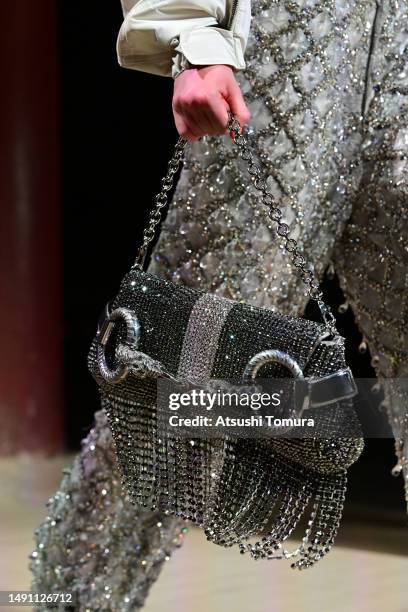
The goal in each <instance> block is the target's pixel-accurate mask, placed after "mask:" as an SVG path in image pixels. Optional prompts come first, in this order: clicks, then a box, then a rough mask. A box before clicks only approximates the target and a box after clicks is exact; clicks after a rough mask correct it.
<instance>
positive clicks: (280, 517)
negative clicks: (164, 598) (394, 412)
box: [88, 114, 363, 569]
mask: <svg viewBox="0 0 408 612" xmlns="http://www.w3.org/2000/svg"><path fill="white" fill-rule="evenodd" d="M228 129H229V130H230V133H231V134H232V135H233V137H234V142H235V144H236V146H237V150H238V152H239V154H240V156H241V157H242V158H243V159H244V160H245V161H246V162H247V163H248V169H249V173H250V175H251V176H252V180H253V183H254V186H255V188H256V189H257V190H258V191H259V192H260V193H261V204H262V205H264V206H265V207H266V209H267V211H268V215H269V217H270V219H271V220H272V221H274V222H275V223H276V227H277V234H278V236H279V237H280V238H281V240H282V241H283V244H284V247H285V250H286V251H287V252H288V253H289V255H290V258H291V261H292V263H293V265H294V266H295V267H296V268H297V269H298V270H299V273H300V275H301V277H302V279H303V280H304V282H305V283H306V285H307V287H308V293H309V296H310V298H311V299H313V300H316V301H317V303H318V305H319V307H320V310H321V313H322V316H323V321H324V323H316V322H311V321H307V320H305V319H302V318H295V317H290V316H285V315H282V314H279V313H276V312H273V311H271V310H267V309H262V308H255V307H252V306H249V305H246V304H243V303H238V302H234V301H232V300H228V299H225V298H221V297H217V296H215V295H213V294H206V293H204V292H201V291H198V290H195V289H191V288H187V287H184V286H182V285H176V284H173V283H171V282H169V281H167V280H164V279H162V278H159V277H158V276H155V275H153V274H149V273H147V272H144V271H143V264H144V260H145V258H146V253H147V249H148V247H149V245H150V243H151V242H152V240H153V239H154V236H155V232H156V229H157V226H158V224H159V222H160V219H161V211H162V209H163V207H164V206H165V205H166V203H167V194H168V192H169V190H170V189H171V187H172V184H173V178H174V175H175V173H176V172H177V169H178V167H179V165H180V162H181V161H182V159H183V155H184V148H185V145H186V141H184V140H183V139H181V138H180V139H179V141H178V142H177V145H176V148H175V151H174V155H173V157H172V159H171V160H170V162H169V167H168V172H167V174H166V176H165V177H164V179H163V181H162V190H161V192H160V194H158V195H157V196H156V206H155V208H154V210H153V211H152V212H151V214H150V221H149V225H148V227H147V228H146V229H145V231H144V239H143V244H142V246H141V248H140V251H139V253H138V257H137V260H136V262H135V264H134V266H133V267H132V269H131V270H130V271H129V273H128V274H126V276H125V277H124V279H123V280H122V283H121V286H120V290H119V293H118V295H117V296H116V298H115V299H114V300H113V302H112V303H110V304H108V306H107V308H106V313H105V315H104V317H103V319H102V321H101V322H100V324H99V327H98V332H97V335H96V337H95V339H94V341H93V342H92V345H91V349H90V352H89V357H88V363H89V368H90V370H91V372H92V374H93V376H94V378H95V379H96V381H97V383H98V385H99V387H100V392H101V400H102V405H103V407H104V408H105V410H106V412H107V415H108V421H109V424H110V427H111V430H112V435H113V438H114V441H115V448H116V452H117V457H118V463H119V467H120V470H121V473H122V482H123V485H124V487H125V489H126V491H127V492H128V494H129V496H130V497H131V499H132V500H133V501H134V502H135V503H136V504H140V505H142V506H144V507H149V508H152V509H153V508H159V509H161V510H163V511H165V512H166V513H169V514H173V515H175V516H179V517H182V518H184V519H188V520H191V521H194V522H195V523H197V524H198V525H199V526H201V527H202V528H203V529H204V531H205V533H206V535H207V538H208V539H209V540H211V541H213V542H215V543H216V544H220V545H223V546H232V545H234V544H237V545H238V546H239V548H240V551H241V552H242V553H245V552H248V553H249V554H250V555H251V556H252V557H253V558H255V559H258V558H265V559H275V558H290V559H293V562H292V567H297V568H300V569H302V568H305V567H309V566H311V565H313V564H314V563H315V562H316V561H317V560H318V559H320V558H321V557H322V556H323V555H324V554H326V553H327V552H328V550H329V549H330V546H331V544H332V543H333V541H334V537H335V535H336V532H337V528H338V525H339V521H340V518H341V512H342V507H343V500H344V494H345V489H346V470H347V468H348V467H349V466H350V465H351V464H352V463H353V462H354V461H356V459H357V458H358V457H359V455H360V453H361V451H362V448H363V440H362V438H361V432H360V429H359V426H358V422H357V419H356V416H355V414H354V409H353V403H352V402H353V400H352V397H353V396H354V395H355V392H356V391H355V385H354V381H353V378H352V375H351V372H350V370H349V368H348V367H347V364H346V362H345V357H344V345H343V338H342V337H340V336H339V334H338V332H337V330H336V327H335V322H334V317H333V315H332V313H331V311H330V309H329V308H328V306H327V305H325V304H324V302H323V299H322V292H321V290H320V288H319V285H318V283H317V282H316V280H315V278H314V274H313V272H312V271H311V270H310V269H309V268H308V267H307V265H306V261H305V259H304V257H303V255H302V254H301V253H300V252H299V250H298V248H297V244H296V241H295V240H294V239H293V238H291V237H290V236H289V227H288V226H287V225H286V224H285V223H284V222H283V220H282V212H281V211H280V209H279V207H278V205H277V203H276V201H275V200H274V198H273V196H272V195H271V193H270V192H269V191H268V190H267V185H266V180H265V178H264V177H263V174H262V171H261V168H260V167H259V165H257V164H256V163H255V161H254V159H253V154H252V152H251V150H250V147H249V145H248V142H247V140H246V138H245V136H244V134H243V133H242V132H241V129H240V125H239V123H238V121H237V120H236V119H235V118H234V117H233V116H232V115H231V114H230V118H229V123H228ZM265 364H267V365H268V370H267V371H268V376H274V377H282V376H284V369H283V366H284V367H286V368H289V370H290V373H291V375H293V376H297V377H300V378H302V379H304V381H306V396H307V402H308V406H309V407H313V406H314V407H318V409H319V410H320V411H321V414H322V415H323V417H322V419H321V422H323V424H324V423H325V424H326V425H327V426H328V425H329V424H330V423H333V422H335V421H336V420H337V422H340V423H341V437H339V436H335V437H333V436H329V437H324V435H322V432H323V434H324V432H325V431H326V430H327V431H328V430H329V427H327V429H324V428H323V429H322V430H321V431H320V435H316V436H313V437H309V438H307V437H305V438H294V437H293V436H292V437H283V436H276V437H271V438H267V439H264V438H239V437H236V436H229V435H223V436H221V437H217V438H214V439H209V438H208V439H207V438H202V437H200V438H193V439H189V438H186V437H182V436H180V437H177V436H175V435H171V436H168V437H166V436H164V435H163V432H162V431H161V430H160V428H159V427H158V410H157V393H158V392H157V381H158V380H159V379H161V378H166V377H168V378H171V379H174V380H178V381H189V382H191V381H193V382H194V381H199V382H200V383H203V381H204V382H205V381H210V380H212V379H216V380H231V379H234V380H236V379H240V378H242V377H243V375H244V372H248V371H250V372H252V374H253V378H254V377H255V373H259V372H260V371H261V370H262V368H263V366H264V365H265ZM304 515H305V516H306V520H308V524H307V528H306V531H305V535H304V537H303V540H302V542H301V544H300V545H299V546H298V547H297V548H296V549H295V550H287V549H286V548H284V546H283V542H284V541H285V540H286V539H287V538H288V536H289V535H290V534H291V533H292V532H293V530H294V529H295V527H296V526H297V525H298V523H299V522H300V521H301V519H302V517H303V516H304ZM307 517H309V518H308V519H307ZM259 534H262V536H263V537H262V538H261V539H260V540H259V539H258V540H257V541H253V539H254V538H255V536H259Z"/></svg>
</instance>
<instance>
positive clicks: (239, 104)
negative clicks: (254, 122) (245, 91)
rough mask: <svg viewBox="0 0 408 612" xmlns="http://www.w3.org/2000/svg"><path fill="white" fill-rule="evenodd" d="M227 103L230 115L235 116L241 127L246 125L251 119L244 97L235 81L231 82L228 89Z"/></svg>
mask: <svg viewBox="0 0 408 612" xmlns="http://www.w3.org/2000/svg"><path fill="white" fill-rule="evenodd" d="M227 102H228V105H229V108H230V111H231V113H232V114H233V115H235V117H236V118H237V120H238V121H239V123H240V124H241V126H244V125H246V124H247V123H248V121H249V120H250V118H251V113H250V112H249V110H248V107H247V105H246V104H245V101H244V97H243V95H242V93H241V90H240V88H239V85H238V83H237V82H236V81H235V80H234V81H231V83H230V86H229V89H228V90H227Z"/></svg>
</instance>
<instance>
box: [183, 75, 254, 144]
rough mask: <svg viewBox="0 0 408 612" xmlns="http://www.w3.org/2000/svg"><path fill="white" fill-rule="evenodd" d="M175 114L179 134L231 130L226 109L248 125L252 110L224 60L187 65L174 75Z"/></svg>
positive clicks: (196, 136)
mask: <svg viewBox="0 0 408 612" xmlns="http://www.w3.org/2000/svg"><path fill="white" fill-rule="evenodd" d="M172 108H173V115H174V121H175V124H176V128H177V131H178V133H179V134H180V136H182V137H183V138H185V139H187V140H198V139H199V138H201V137H202V136H206V135H207V134H208V135H219V134H228V130H227V129H226V125H227V123H228V114H227V111H228V110H230V111H231V112H232V113H233V115H235V117H236V118H237V119H238V121H239V122H240V124H241V125H242V126H243V125H245V124H246V123H247V122H248V121H249V119H250V117H251V114H250V112H249V110H248V108H247V106H246V104H245V102H244V99H243V97H242V93H241V90H240V88H239V85H238V83H237V81H236V80H235V76H234V72H233V70H232V68H230V66H224V65H223V64H220V65H215V66H203V67H202V68H188V69H187V70H184V71H183V72H182V73H181V74H180V75H179V76H177V77H176V78H175V79H174V92H173V103H172Z"/></svg>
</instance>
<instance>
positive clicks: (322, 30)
mask: <svg viewBox="0 0 408 612" xmlns="http://www.w3.org/2000/svg"><path fill="white" fill-rule="evenodd" d="M253 15H254V17H253V23H252V28H251V35H250V40H249V45H248V49H247V55H246V58H247V69H246V70H245V71H244V72H243V73H239V74H238V79H239V81H240V84H241V86H242V89H243V91H244V95H245V98H246V101H247V103H248V105H249V108H250V111H251V113H252V118H251V121H250V125H249V128H248V134H249V137H250V140H251V144H252V145H253V146H254V147H255V149H256V150H257V152H258V155H259V157H260V159H261V160H262V161H263V162H264V165H265V167H266V168H267V170H268V171H269V173H270V179H269V186H270V188H271V190H272V192H273V194H274V195H275V197H276V198H277V199H278V201H279V203H280V205H281V206H282V208H283V209H284V220H285V221H286V223H288V225H289V226H290V227H291V228H292V235H293V237H294V238H296V239H297V240H298V242H299V244H300V245H301V248H302V251H303V253H304V255H305V257H306V259H307V260H308V261H310V262H312V264H313V266H314V268H315V270H316V272H317V274H318V275H319V276H322V274H323V271H324V269H325V268H326V266H327V265H328V264H329V263H330V262H332V263H333V264H334V267H335V269H336V270H337V271H338V273H339V275H340V278H341V281H342V286H343V289H344V291H345V293H346V295H347V297H348V299H349V302H350V303H351V304H352V306H353V310H354V312H355V315H356V317H357V320H358V322H359V324H360V327H361V330H362V332H363V334H364V336H365V339H366V341H367V342H368V344H369V346H370V349H371V353H372V355H373V365H374V367H375V368H376V370H377V373H378V376H379V377H380V378H381V377H390V376H406V375H407V363H408V361H407V336H406V326H407V317H408V307H407V300H408V297H407V296H408V293H407V285H408V277H407V272H406V270H407V252H408V246H407V245H408V242H407V229H408V228H407V189H408V187H407V185H408V183H407V180H408V179H407V176H408V175H407V150H408V137H407V133H408V127H407V120H406V116H407V93H408V89H407V85H408V76H407V75H408V72H407V70H408V68H407V57H408V52H407V44H408V25H407V24H408V21H407V20H408V9H407V3H406V2H405V1H402V2H400V1H383V2H380V1H370V0H364V1H355V2H343V1H341V0H338V1H334V0H325V1H321V2H317V1H314V0H310V1H309V0H299V1H298V2H289V1H288V2H283V1H280V2H256V1H255V2H253ZM272 230H273V228H271V227H270V225H269V223H268V221H267V220H266V219H265V217H264V216H263V213H262V211H261V210H260V209H259V208H258V207H257V194H256V191H255V189H254V187H253V186H252V185H251V184H250V181H249V179H248V175H247V174H246V168H245V163H244V162H243V161H242V160H239V161H237V159H236V157H235V152H234V150H233V145H232V143H230V142H229V141H228V140H227V139H226V138H223V139H219V138H204V139H202V140H201V141H199V142H196V143H193V144H192V145H191V147H190V150H189V151H188V152H187V156H186V163H185V168H184V169H183V172H182V174H181V178H180V181H179V184H178V186H177V189H176V193H175V197H174V200H173V202H172V205H171V209H170V212H169V214H168V216H167V219H166V221H165V222H164V224H163V229H162V234H161V238H160V240H159V243H158V245H157V247H156V251H155V261H154V262H153V264H152V266H151V268H150V269H151V270H152V271H153V272H155V273H158V274H162V275H164V276H166V277H167V278H170V279H172V280H173V281H174V282H181V283H184V284H187V285H189V286H192V287H200V288H203V289H205V290H211V291H214V292H215V293H216V294H217V295H222V296H226V297H230V298H233V299H244V300H245V301H247V302H248V303H250V304H254V305H258V306H263V307H267V308H272V309H278V310H279V311H280V312H287V313H291V314H299V312H302V310H303V308H304V306H305V303H306V301H307V297H306V294H305V289H304V285H303V283H302V281H301V280H300V279H299V278H298V276H297V275H296V271H295V270H294V269H293V268H292V266H291V264H290V261H289V260H288V258H287V257H285V254H284V252H283V249H282V247H281V244H280V243H279V241H278V240H277V239H276V238H275V235H274V233H273V231H272ZM406 406H407V398H404V397H395V394H394V396H391V395H390V394H388V396H387V400H386V409H387V410H388V413H389V416H390V420H391V424H392V427H393V430H394V434H395V436H396V446H397V451H398V455H399V458H400V462H401V465H402V464H404V465H405V466H406V467H407V468H408V463H407V457H408V451H405V452H404V443H405V448H407V446H408V433H407V430H408V427H407V421H408V418H407V408H406ZM407 477H408V472H406V473H405V478H407ZM407 491H408V481H407ZM407 501H408V492H407Z"/></svg>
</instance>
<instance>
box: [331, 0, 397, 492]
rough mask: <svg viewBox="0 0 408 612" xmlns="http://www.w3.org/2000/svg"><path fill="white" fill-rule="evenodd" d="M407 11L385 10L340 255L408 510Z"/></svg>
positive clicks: (389, 5) (388, 6)
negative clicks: (358, 174) (357, 179)
mask: <svg viewBox="0 0 408 612" xmlns="http://www.w3.org/2000/svg"><path fill="white" fill-rule="evenodd" d="M407 67H408V3H407V2H404V1H402V2H398V4H397V3H395V2H392V1H386V2H382V3H381V10H380V11H379V13H378V17H377V24H376V36H375V38H374V45H373V53H372V58H371V62H370V65H369V74H368V88H367V99H366V104H365V116H364V126H363V128H364V131H363V140H362V145H361V159H360V164H361V169H362V178H361V184H360V188H359V190H358V192H357V193H356V196H355V198H354V202H353V214H352V216H351V219H350V222H349V224H348V226H347V229H346V231H345V233H344V236H343V238H342V240H341V241H340V243H339V245H338V247H337V249H336V260H337V268H338V271H339V272H340V274H341V280H342V284H343V288H344V290H345V293H346V295H347V296H348V299H349V301H350V303H351V305H352V308H353V311H354V313H355V315H356V319H357V322H358V324H359V326H360V328H361V331H362V333H363V334H364V339H365V341H366V343H367V344H368V345H369V347H370V350H371V354H372V364H373V366H374V368H375V370H376V372H377V374H378V376H379V378H380V380H382V381H383V386H384V391H385V401H384V403H383V408H384V409H385V411H386V412H387V414H388V417H389V421H390V425H391V428H392V431H393V433H394V436H395V440H396V452H397V457H398V464H397V466H396V468H395V469H394V470H393V473H395V474H398V473H399V472H401V471H402V473H403V476H404V482H405V495H406V500H407V503H408V397H407V392H406V391H404V390H403V385H402V384H393V385H391V384H389V383H388V384H387V383H386V381H385V379H390V378H395V379H398V378H400V379H402V378H407V376H408V336H407V324H408V273H407V270H408V120H407V117H408V70H407Z"/></svg>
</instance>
